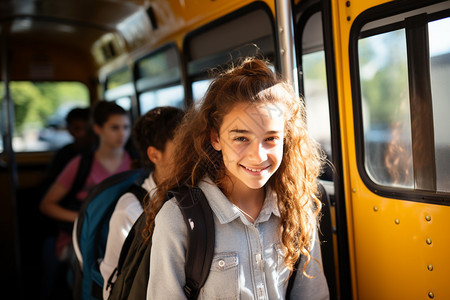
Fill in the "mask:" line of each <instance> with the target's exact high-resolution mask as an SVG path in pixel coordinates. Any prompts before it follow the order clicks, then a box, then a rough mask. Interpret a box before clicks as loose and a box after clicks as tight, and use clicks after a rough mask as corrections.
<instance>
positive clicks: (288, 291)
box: [286, 255, 302, 300]
mask: <svg viewBox="0 0 450 300" xmlns="http://www.w3.org/2000/svg"><path fill="white" fill-rule="evenodd" d="M301 258H302V256H301V255H300V256H299V257H298V259H297V261H296V262H295V264H294V269H293V271H292V274H291V276H290V277H289V281H288V285H287V289H286V300H289V299H290V298H291V291H292V288H293V287H294V281H295V276H296V275H297V272H298V266H299V265H300V260H301Z"/></svg>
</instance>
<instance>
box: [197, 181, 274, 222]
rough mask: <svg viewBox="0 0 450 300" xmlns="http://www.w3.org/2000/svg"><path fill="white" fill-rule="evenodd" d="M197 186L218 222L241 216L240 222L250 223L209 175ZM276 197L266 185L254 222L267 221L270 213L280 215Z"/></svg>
mask: <svg viewBox="0 0 450 300" xmlns="http://www.w3.org/2000/svg"><path fill="white" fill-rule="evenodd" d="M198 186H199V188H200V189H201V190H202V191H203V193H204V194H205V196H206V199H208V203H209V206H210V207H211V209H212V211H213V212H214V214H215V215H216V217H217V219H218V220H219V222H220V224H226V223H229V222H231V221H233V220H235V219H236V218H241V220H242V222H243V223H244V224H246V225H249V224H251V223H250V222H249V221H248V220H247V218H246V217H245V216H244V215H243V214H242V213H241V212H239V210H238V209H237V208H236V207H235V206H234V205H233V203H231V202H230V201H229V200H228V198H227V197H226V196H225V195H224V193H223V192H222V191H221V190H220V189H219V187H218V186H217V185H216V184H214V183H213V182H212V180H211V179H210V178H209V177H205V178H204V179H203V180H202V181H200V183H199V185H198ZM276 199H277V198H276V194H275V192H274V191H272V189H270V188H269V187H266V197H265V199H264V204H263V207H262V209H261V212H260V213H259V216H258V218H257V219H256V223H261V222H266V221H268V220H269V218H270V216H271V215H272V214H273V215H275V216H277V217H280V212H279V210H278V206H277V201H276Z"/></svg>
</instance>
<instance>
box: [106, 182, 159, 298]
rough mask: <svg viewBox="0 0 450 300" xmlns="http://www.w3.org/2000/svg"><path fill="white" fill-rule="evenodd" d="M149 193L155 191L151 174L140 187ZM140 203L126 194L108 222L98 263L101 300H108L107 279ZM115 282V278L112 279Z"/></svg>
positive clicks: (119, 201)
mask: <svg viewBox="0 0 450 300" xmlns="http://www.w3.org/2000/svg"><path fill="white" fill-rule="evenodd" d="M141 186H142V187H143V188H144V189H146V190H147V191H148V192H149V196H150V197H152V196H153V194H154V193H155V191H156V184H155V180H154V179H153V173H151V174H150V175H149V177H148V178H146V179H145V180H144V182H143V183H142V185H141ZM143 211H144V210H143V209H142V206H141V203H140V202H139V200H138V199H137V198H136V196H135V195H134V194H132V193H126V194H124V195H123V196H122V197H120V199H119V200H118V202H117V204H116V207H115V209H114V212H113V214H112V215H111V219H110V221H109V232H108V239H107V242H106V250H105V257H104V258H103V261H102V262H101V263H100V273H101V274H102V277H103V280H104V284H103V299H108V297H109V292H110V291H109V290H108V291H107V290H106V286H107V284H108V279H109V277H110V276H111V274H112V272H113V271H114V269H115V268H116V267H117V263H118V262H119V256H120V251H121V250H122V245H123V243H124V242H125V239H126V237H127V235H128V232H130V230H131V227H132V226H133V224H134V223H135V222H136V220H137V218H138V217H139V216H140V215H141V214H142V212H143ZM114 280H115V278H114Z"/></svg>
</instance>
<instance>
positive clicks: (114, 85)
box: [104, 67, 135, 111]
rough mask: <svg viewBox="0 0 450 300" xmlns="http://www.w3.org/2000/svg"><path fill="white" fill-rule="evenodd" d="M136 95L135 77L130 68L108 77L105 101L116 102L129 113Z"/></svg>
mask: <svg viewBox="0 0 450 300" xmlns="http://www.w3.org/2000/svg"><path fill="white" fill-rule="evenodd" d="M134 94H135V92H134V85H133V75H132V72H131V69H130V68H129V67H124V68H122V69H120V70H118V71H116V72H114V73H112V74H111V75H109V76H108V77H107V79H106V82H105V96H104V97H105V100H107V101H114V102H116V103H117V104H118V105H120V106H122V107H123V108H124V109H125V110H127V111H128V110H130V109H131V107H132V97H133V96H134Z"/></svg>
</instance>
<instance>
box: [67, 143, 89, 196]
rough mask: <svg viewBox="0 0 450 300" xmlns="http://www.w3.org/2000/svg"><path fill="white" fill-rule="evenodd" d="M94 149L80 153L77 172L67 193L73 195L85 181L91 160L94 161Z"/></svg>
mask: <svg viewBox="0 0 450 300" xmlns="http://www.w3.org/2000/svg"><path fill="white" fill-rule="evenodd" d="M94 154H95V151H94V150H89V151H86V152H83V153H82V154H81V159H80V164H79V165H78V170H77V174H76V175H75V179H74V180H73V183H72V186H71V187H70V190H69V193H68V195H70V196H71V197H74V196H75V195H76V194H77V193H78V192H79V191H80V190H81V189H82V188H83V186H84V184H85V183H86V179H87V177H88V176H89V173H90V172H91V168H92V162H93V161H94Z"/></svg>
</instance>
